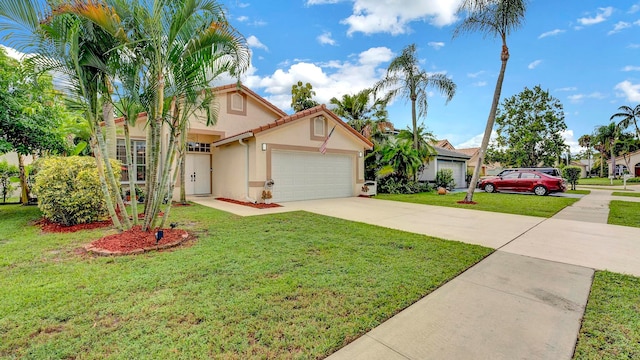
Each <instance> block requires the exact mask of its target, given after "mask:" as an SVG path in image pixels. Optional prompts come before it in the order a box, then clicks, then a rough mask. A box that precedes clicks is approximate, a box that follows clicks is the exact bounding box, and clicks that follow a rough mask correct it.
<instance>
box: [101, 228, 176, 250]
mask: <svg viewBox="0 0 640 360" xmlns="http://www.w3.org/2000/svg"><path fill="white" fill-rule="evenodd" d="M163 231H164V237H163V238H162V240H160V242H159V243H158V245H165V244H168V243H173V242H176V241H178V240H180V239H182V238H183V235H185V234H186V231H184V230H180V229H164V230H163ZM91 245H92V246H93V247H95V248H99V249H104V250H109V251H121V252H129V251H133V250H138V249H144V248H150V247H153V246H156V231H155V230H154V231H142V229H141V227H140V226H134V227H133V228H131V229H130V230H127V231H124V232H122V233H119V234H114V235H109V236H105V237H103V238H101V239H98V240H96V241H94V242H92V243H91Z"/></svg>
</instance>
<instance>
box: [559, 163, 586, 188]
mask: <svg viewBox="0 0 640 360" xmlns="http://www.w3.org/2000/svg"><path fill="white" fill-rule="evenodd" d="M581 171H582V169H580V167H578V166H565V167H564V168H563V169H562V176H563V177H564V178H565V179H567V180H568V181H569V184H571V190H575V189H576V184H577V183H578V179H580V174H581Z"/></svg>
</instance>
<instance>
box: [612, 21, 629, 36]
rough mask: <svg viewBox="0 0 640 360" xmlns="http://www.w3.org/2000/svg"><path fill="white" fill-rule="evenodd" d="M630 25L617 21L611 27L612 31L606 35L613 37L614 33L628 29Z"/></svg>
mask: <svg viewBox="0 0 640 360" xmlns="http://www.w3.org/2000/svg"><path fill="white" fill-rule="evenodd" d="M630 27H631V24H629V23H628V22H624V21H618V22H617V23H616V24H615V25H614V26H613V30H611V31H609V32H608V33H607V35H613V34H615V33H618V32H620V31H622V30H624V29H627V28H630Z"/></svg>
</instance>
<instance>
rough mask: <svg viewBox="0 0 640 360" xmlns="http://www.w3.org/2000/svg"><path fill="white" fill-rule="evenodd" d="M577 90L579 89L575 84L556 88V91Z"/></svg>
mask: <svg viewBox="0 0 640 360" xmlns="http://www.w3.org/2000/svg"><path fill="white" fill-rule="evenodd" d="M576 90H578V88H577V87H575V86H568V87H563V88H559V89H556V91H576Z"/></svg>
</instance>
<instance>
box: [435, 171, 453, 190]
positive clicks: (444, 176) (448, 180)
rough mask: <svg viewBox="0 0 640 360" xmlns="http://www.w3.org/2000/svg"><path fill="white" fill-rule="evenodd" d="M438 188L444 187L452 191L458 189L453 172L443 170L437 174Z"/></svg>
mask: <svg viewBox="0 0 640 360" xmlns="http://www.w3.org/2000/svg"><path fill="white" fill-rule="evenodd" d="M436 187H443V188H445V189H447V190H451V189H453V188H455V187H456V181H455V180H454V179H453V170H451V169H441V170H438V173H437V174H436Z"/></svg>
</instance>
